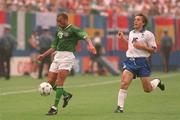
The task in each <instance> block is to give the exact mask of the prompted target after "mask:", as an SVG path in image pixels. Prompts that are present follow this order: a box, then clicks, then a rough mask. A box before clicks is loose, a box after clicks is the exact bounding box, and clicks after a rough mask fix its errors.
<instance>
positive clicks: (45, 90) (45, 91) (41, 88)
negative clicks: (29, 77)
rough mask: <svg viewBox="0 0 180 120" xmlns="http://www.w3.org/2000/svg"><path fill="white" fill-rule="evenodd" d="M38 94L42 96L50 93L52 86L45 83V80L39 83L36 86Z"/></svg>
mask: <svg viewBox="0 0 180 120" xmlns="http://www.w3.org/2000/svg"><path fill="white" fill-rule="evenodd" d="M38 90H39V92H40V95H42V96H47V95H50V94H51V92H52V86H51V84H49V83H47V82H43V83H41V84H40V85H39V88H38Z"/></svg>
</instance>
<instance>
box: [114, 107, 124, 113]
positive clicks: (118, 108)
mask: <svg viewBox="0 0 180 120" xmlns="http://www.w3.org/2000/svg"><path fill="white" fill-rule="evenodd" d="M114 112H115V113H123V108H122V107H120V106H118V107H117V108H116V110H115V111H114Z"/></svg>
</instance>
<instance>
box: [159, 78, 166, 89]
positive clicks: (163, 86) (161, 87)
mask: <svg viewBox="0 0 180 120" xmlns="http://www.w3.org/2000/svg"><path fill="white" fill-rule="evenodd" d="M159 80H160V79H159ZM158 87H159V88H160V89H161V91H164V90H165V85H164V84H163V83H162V82H161V80H160V82H159V84H158Z"/></svg>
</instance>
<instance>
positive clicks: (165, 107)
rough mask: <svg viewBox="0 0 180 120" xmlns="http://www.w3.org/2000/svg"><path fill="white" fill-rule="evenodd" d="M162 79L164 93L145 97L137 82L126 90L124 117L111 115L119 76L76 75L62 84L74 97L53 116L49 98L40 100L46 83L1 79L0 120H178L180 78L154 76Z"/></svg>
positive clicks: (24, 79) (15, 78)
mask: <svg viewBox="0 0 180 120" xmlns="http://www.w3.org/2000/svg"><path fill="white" fill-rule="evenodd" d="M152 77H157V78H161V80H162V81H163V82H164V83H165V85H166V91H164V92H161V91H160V90H159V89H158V88H157V89H156V90H155V91H153V92H152V93H144V92H143V89H142V85H141V82H140V80H139V79H137V80H134V81H133V82H132V83H131V86H130V88H129V90H128V97H127V99H126V103H125V111H124V113H114V109H115V108H116V104H117V95H118V89H119V84H120V76H116V77H114V76H104V77H103V76H91V75H76V76H73V77H69V78H68V79H67V80H66V82H65V90H67V91H69V92H71V93H72V94H73V98H72V99H71V101H70V102H69V105H68V106H67V107H66V108H64V109H63V108H62V100H61V103H60V104H59V108H58V109H59V112H58V114H57V115H55V116H46V115H45V113H47V111H48V110H49V108H50V106H51V105H52V104H53V103H54V95H55V92H53V93H52V94H51V95H50V96H47V97H43V96H40V95H39V93H38V91H37V88H38V85H39V84H40V83H41V82H43V81H46V79H45V78H44V79H43V80H35V79H32V78H30V77H28V76H23V77H12V79H11V80H9V81H6V80H4V79H2V78H0V120H180V74H179V73H178V72H176V73H168V74H164V73H153V76H152Z"/></svg>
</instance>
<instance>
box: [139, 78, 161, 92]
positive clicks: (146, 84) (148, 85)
mask: <svg viewBox="0 0 180 120" xmlns="http://www.w3.org/2000/svg"><path fill="white" fill-rule="evenodd" d="M141 82H142V85H143V89H144V92H147V93H149V92H151V91H153V90H154V89H156V87H159V88H160V89H161V90H162V91H163V90H165V86H164V84H162V83H161V80H160V79H153V80H151V78H150V77H141Z"/></svg>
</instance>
